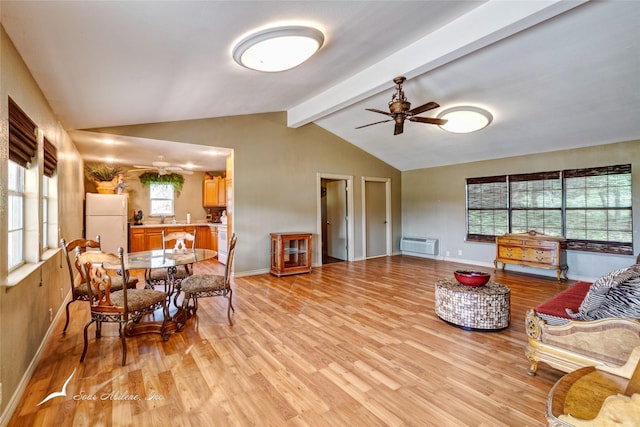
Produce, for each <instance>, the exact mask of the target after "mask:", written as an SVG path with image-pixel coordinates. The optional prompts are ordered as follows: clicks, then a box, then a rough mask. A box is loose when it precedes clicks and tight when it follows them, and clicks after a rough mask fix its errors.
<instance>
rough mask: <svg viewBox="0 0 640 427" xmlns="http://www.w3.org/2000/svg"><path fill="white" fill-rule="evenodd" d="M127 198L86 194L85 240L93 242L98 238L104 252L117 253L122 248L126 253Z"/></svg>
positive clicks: (127, 232)
mask: <svg viewBox="0 0 640 427" xmlns="http://www.w3.org/2000/svg"><path fill="white" fill-rule="evenodd" d="M127 213H128V206H127V196H126V195H125V194H97V193H87V194H86V205H85V215H86V217H85V227H86V228H85V238H86V239H90V240H94V239H95V238H96V236H98V235H99V236H100V246H101V248H102V250H103V251H104V252H112V253H114V254H117V253H118V248H119V247H122V248H123V249H124V251H125V253H126V252H128V241H129V239H128V234H129V224H128V221H127Z"/></svg>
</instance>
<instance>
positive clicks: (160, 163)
mask: <svg viewBox="0 0 640 427" xmlns="http://www.w3.org/2000/svg"><path fill="white" fill-rule="evenodd" d="M158 159H159V160H157V161H155V162H151V165H147V166H140V165H133V167H134V168H136V169H135V171H136V172H137V171H144V170H149V171H157V172H158V175H167V174H170V173H182V174H185V175H192V174H193V172H192V171H190V170H186V169H183V168H181V167H180V166H171V163H169V162H167V161H165V160H164V156H158Z"/></svg>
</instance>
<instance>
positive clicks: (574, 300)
mask: <svg viewBox="0 0 640 427" xmlns="http://www.w3.org/2000/svg"><path fill="white" fill-rule="evenodd" d="M590 287H591V283H589V282H577V283H575V284H574V285H573V286H571V287H570V288H569V289H566V290H564V291H562V292H560V293H559V294H558V295H556V296H554V297H553V298H551V299H549V300H547V301H545V302H543V303H542V304H540V305H539V306H537V307H536V308H535V311H536V312H537V313H541V314H547V315H549V316H555V317H563V318H565V319H571V316H569V315H568V314H567V310H566V309H567V308H569V309H571V310H572V311H573V312H577V311H578V308H579V307H580V304H581V303H582V300H583V299H584V297H585V296H586V295H587V292H589V288H590Z"/></svg>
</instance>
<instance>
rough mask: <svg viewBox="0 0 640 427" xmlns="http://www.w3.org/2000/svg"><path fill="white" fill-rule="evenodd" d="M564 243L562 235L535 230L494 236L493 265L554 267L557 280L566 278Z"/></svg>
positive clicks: (566, 267)
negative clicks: (552, 234) (494, 254)
mask: <svg viewBox="0 0 640 427" xmlns="http://www.w3.org/2000/svg"><path fill="white" fill-rule="evenodd" d="M566 259H567V258H566V244H565V239H564V238H563V237H555V236H547V235H545V234H542V233H537V232H535V231H529V232H526V233H510V234H505V235H504V236H498V237H496V259H495V260H494V261H493V265H494V267H495V268H496V269H497V268H498V263H502V269H503V270H504V268H505V265H506V264H516V265H524V266H529V267H536V268H548V269H554V270H556V272H557V276H558V280H561V278H562V277H561V276H563V275H564V277H563V278H564V279H565V280H566V279H567V270H568V269H569V267H568V266H567V261H566Z"/></svg>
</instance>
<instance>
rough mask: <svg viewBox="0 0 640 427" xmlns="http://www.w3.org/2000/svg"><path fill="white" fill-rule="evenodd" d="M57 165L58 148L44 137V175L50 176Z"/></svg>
mask: <svg viewBox="0 0 640 427" xmlns="http://www.w3.org/2000/svg"><path fill="white" fill-rule="evenodd" d="M57 166H58V150H57V149H56V147H55V145H53V144H52V143H51V142H49V140H48V139H47V138H44V176H48V177H49V178H51V177H52V176H53V174H54V173H55V172H56V167H57Z"/></svg>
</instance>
